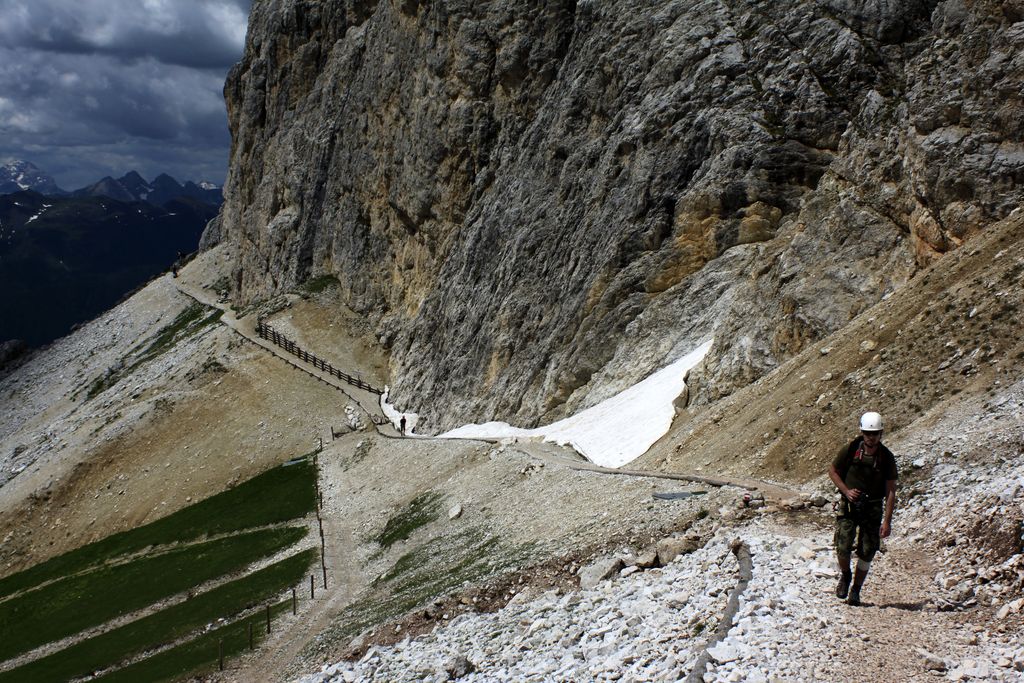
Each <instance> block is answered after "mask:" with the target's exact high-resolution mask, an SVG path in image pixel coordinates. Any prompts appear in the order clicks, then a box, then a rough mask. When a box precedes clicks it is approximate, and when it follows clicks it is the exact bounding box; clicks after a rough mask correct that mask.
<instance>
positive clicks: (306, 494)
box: [0, 457, 316, 614]
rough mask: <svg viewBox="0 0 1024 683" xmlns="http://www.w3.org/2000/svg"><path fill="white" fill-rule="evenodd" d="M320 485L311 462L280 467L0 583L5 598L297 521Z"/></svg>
mask: <svg viewBox="0 0 1024 683" xmlns="http://www.w3.org/2000/svg"><path fill="white" fill-rule="evenodd" d="M315 480H316V472H315V469H314V467H313V463H312V460H311V459H310V458H308V457H307V458H305V459H302V460H299V461H298V462H296V463H295V464H293V465H290V466H288V467H275V468H274V469H271V470H268V471H267V472H264V473H263V474H260V475H257V476H256V477H253V478H252V479H250V480H248V481H246V482H244V483H242V484H239V485H238V486H236V487H234V488H233V489H230V490H228V491H225V492H223V493H219V494H217V495H215V496H212V497H210V498H207V499H206V500H203V501H200V502H199V503H196V504H195V505H192V506H190V507H187V508H184V509H183V510H179V511H178V512H175V513H174V514H171V515H168V516H167V517H164V518H163V519H158V520H157V521H155V522H152V523H150V524H146V525H145V526H141V527H138V528H136V529H132V530H131V531H124V532H121V533H119V534H114V535H113V536H109V537H107V538H105V539H103V540H101V541H97V542H96V543H91V544H89V545H87V546H83V547H81V548H78V549H77V550H73V551H71V552H69V553H65V554H64V555H60V556H59V557H55V558H53V559H50V560H47V561H46V562H43V563H41V564H38V565H36V566H35V567H31V568H29V569H26V570H25V571H22V572H18V573H17V574H12V575H11V576H7V577H5V578H3V579H0V598H4V597H6V596H9V595H12V594H14V593H17V592H18V591H23V590H26V589H28V588H32V587H34V586H38V585H40V584H42V583H45V582H47V581H52V580H54V579H57V578H61V577H66V576H68V575H69V574H75V573H77V572H81V571H83V570H85V569H88V568H90V567H94V566H97V565H100V564H103V563H105V562H108V561H110V560H113V559H116V558H118V557H121V556H123V555H127V554H131V553H136V552H139V551H141V550H144V549H146V548H149V547H150V546H159V545H166V544H169V543H178V542H186V541H192V540H195V539H197V538H201V537H202V536H207V535H214V534H222V533H228V532H233V531H239V530H242V529H249V528H252V527H258V526H265V525H269V524H276V523H279V522H286V521H289V520H292V519H298V518H300V517H303V516H305V515H306V514H307V513H309V512H312V511H313V510H314V509H315V506H316V487H315ZM5 609H6V607H5V604H4V603H0V614H2V613H3V612H4V610H5Z"/></svg>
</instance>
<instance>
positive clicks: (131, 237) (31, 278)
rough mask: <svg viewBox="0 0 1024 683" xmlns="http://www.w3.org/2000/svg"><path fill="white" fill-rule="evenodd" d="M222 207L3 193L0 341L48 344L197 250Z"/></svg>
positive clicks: (186, 200)
mask: <svg viewBox="0 0 1024 683" xmlns="http://www.w3.org/2000/svg"><path fill="white" fill-rule="evenodd" d="M217 211H218V209H217V207H215V206H212V205H211V204H208V203H206V202H203V201H200V200H197V199H192V198H189V197H184V196H182V197H178V198H176V199H170V200H168V201H166V202H165V203H164V205H163V206H154V205H153V204H150V203H148V202H143V201H130V202H122V201H119V200H116V199H111V198H109V197H105V196H101V197H90V196H77V197H76V196H64V197H59V196H44V195H42V194H40V193H38V192H34V191H30V190H29V191H20V192H16V193H13V194H6V195H0V291H2V292H3V293H4V295H3V297H0V342H3V341H5V340H11V339H20V340H23V341H25V342H27V343H28V344H29V345H30V346H39V345H42V344H46V343H49V342H50V341H53V340H54V339H56V338H57V337H60V336H63V335H65V334H67V333H68V332H69V331H70V330H71V328H72V326H74V325H76V324H78V323H81V322H84V321H86V320H90V319H92V318H93V317H95V316H96V315H97V314H99V313H101V312H103V311H105V310H107V309H108V308H110V307H111V306H112V305H114V304H115V303H117V301H118V300H120V299H121V297H123V296H124V295H125V294H127V293H128V292H130V291H132V290H133V289H135V288H136V287H138V286H139V285H142V284H144V283H145V282H147V281H148V280H149V279H151V278H152V277H154V276H155V275H158V274H159V273H161V272H163V271H166V270H167V269H168V268H169V267H170V265H171V264H172V263H174V261H175V260H176V259H177V258H178V257H179V256H180V255H182V254H189V253H191V252H193V251H195V249H196V247H197V245H198V243H199V237H200V235H201V234H202V231H203V229H204V228H205V226H206V224H207V222H209V221H210V219H212V218H213V217H215V216H216V215H217Z"/></svg>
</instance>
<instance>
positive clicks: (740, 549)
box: [686, 539, 754, 683]
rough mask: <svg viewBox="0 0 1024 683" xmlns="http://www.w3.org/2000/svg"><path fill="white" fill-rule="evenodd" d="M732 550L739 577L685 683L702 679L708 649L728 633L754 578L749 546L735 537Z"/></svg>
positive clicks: (695, 682) (698, 682)
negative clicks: (716, 625) (741, 599)
mask: <svg viewBox="0 0 1024 683" xmlns="http://www.w3.org/2000/svg"><path fill="white" fill-rule="evenodd" d="M732 552H733V554H734V555H736V560H737V561H738V562H739V564H740V576H739V579H738V580H737V581H736V587H735V588H733V589H732V590H731V591H730V592H729V602H728V603H727V604H726V607H725V614H723V615H722V620H721V621H720V622H718V628H717V629H715V633H714V634H713V635H712V636H711V638H710V639H709V640H708V642H707V645H705V646H704V651H703V652H701V654H700V657H698V658H697V661H696V663H694V665H693V669H691V670H690V675H689V676H687V677H686V683H701V682H702V681H703V680H704V671H705V669H707V665H708V663H709V662H710V661H711V653H710V650H711V648H713V647H714V646H715V645H717V644H718V643H720V642H721V641H722V640H724V639H725V637H726V636H727V635H729V630H730V629H732V627H733V620H734V619H735V617H736V612H738V611H739V609H740V596H741V595H743V591H745V590H747V585H749V584H750V580H751V579H752V578H754V561H753V559H752V558H751V557H750V548H749V547H748V546H747V544H746V543H744V542H743V541H740V540H739V539H737V540H736V541H734V542H733V544H732Z"/></svg>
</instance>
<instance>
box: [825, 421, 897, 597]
mask: <svg viewBox="0 0 1024 683" xmlns="http://www.w3.org/2000/svg"><path fill="white" fill-rule="evenodd" d="M860 433H861V435H860V436H858V437H857V438H856V439H854V440H853V442H852V443H850V445H849V446H846V447H844V448H843V449H842V450H840V451H839V454H838V455H837V456H836V458H835V460H833V461H832V466H831V467H829V471H828V476H829V477H830V478H831V479H832V482H833V483H834V484H835V485H836V488H838V489H839V492H840V493H841V494H842V496H843V497H842V500H841V501H840V503H839V516H838V517H837V518H836V534H835V546H836V558H837V559H838V560H839V572H840V577H839V585H838V586H836V597H838V598H840V599H843V598H846V602H847V604H849V605H854V606H856V605H859V604H860V590H861V587H862V586H863V585H864V579H866V578H867V575H868V569H869V568H870V567H871V560H872V559H874V557H875V553H876V552H878V548H879V546H880V545H881V539H883V538H887V537H888V536H889V533H890V531H891V529H892V511H893V508H895V507H896V478H897V476H898V475H897V471H896V458H895V457H893V454H892V451H890V450H889V449H888V448H886V447H885V446H883V445H882V416H881V415H879V414H878V413H864V415H863V416H861V418H860ZM855 539H856V546H857V571H856V573H855V574H853V576H852V577H851V574H850V552H851V551H852V550H853V547H854V540H855ZM851 578H852V580H853V585H852V586H851V585H850V580H851Z"/></svg>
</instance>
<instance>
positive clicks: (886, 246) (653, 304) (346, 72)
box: [222, 0, 1024, 429]
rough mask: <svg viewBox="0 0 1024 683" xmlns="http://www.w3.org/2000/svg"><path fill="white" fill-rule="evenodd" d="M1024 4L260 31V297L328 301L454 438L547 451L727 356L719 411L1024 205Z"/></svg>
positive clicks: (617, 10)
mask: <svg viewBox="0 0 1024 683" xmlns="http://www.w3.org/2000/svg"><path fill="white" fill-rule="evenodd" d="M1022 20H1024V3H1021V2H986V1H978V2H969V1H966V0H951V1H949V2H935V1H926V0H908V1H906V2H894V1H891V0H861V1H856V0H846V1H844V0H823V1H821V2H814V3H811V2H799V1H796V0H781V1H776V2H759V1H755V0H724V1H723V0H719V1H710V0H709V1H705V2H701V1H699V0H687V1H682V0H675V1H673V0H668V1H666V2H660V3H648V2H633V1H629V0H621V1H618V0H617V1H615V2H610V1H594V2H590V1H588V2H584V1H577V2H573V1H571V0H554V1H548V2H539V1H537V2H531V1H530V0H506V1H504V2H468V1H466V0H432V1H429V2H428V1H426V0H423V1H421V2H418V1H417V0H390V1H386V0H380V1H376V2H375V1H371V0H345V1H338V2H330V3H324V2H314V1H312V0H256V2H255V4H254V7H253V12H252V16H251V19H250V29H249V38H248V45H247V49H246V53H245V57H244V59H243V61H242V62H241V63H240V64H239V65H237V67H236V68H235V69H234V70H233V71H232V73H231V75H230V76H229V79H228V83H227V85H226V95H227V100H228V108H229V115H230V121H231V128H232V132H233V136H234V146H233V150H232V159H231V169H230V174H229V179H228V184H227V187H226V204H225V207H224V210H223V214H222V233H223V236H224V239H226V240H228V241H230V242H233V243H234V244H235V245H236V246H237V248H238V253H239V254H240V256H239V262H238V264H237V269H236V272H235V288H236V294H237V295H239V296H240V297H241V298H242V299H243V300H252V299H257V298H261V297H264V296H267V295H269V294H271V293H273V292H274V291H277V290H280V289H282V288H286V287H289V286H292V285H294V284H296V283H299V282H302V281H303V280H306V279H307V278H309V277H312V276H315V275H319V274H321V273H324V272H330V273H334V274H336V275H337V276H338V277H339V279H340V280H341V282H342V284H343V289H344V292H345V296H346V298H347V300H348V301H349V302H350V304H351V306H352V307H353V308H354V309H356V310H358V311H360V312H362V313H364V314H366V315H367V316H369V317H370V318H371V320H373V321H374V323H375V324H376V325H377V326H378V330H379V336H380V338H381V340H382V341H383V342H384V343H385V344H386V345H387V346H388V347H389V348H390V350H391V354H392V375H393V380H394V381H393V385H394V388H393V396H394V399H395V400H396V402H397V403H398V404H399V405H400V406H401V407H403V408H408V409H413V410H418V411H419V412H420V413H421V414H422V415H423V416H424V419H423V421H422V422H421V424H423V425H424V426H425V427H426V428H428V429H440V428H443V427H446V426H450V425H453V424H455V423H460V422H464V421H469V420H480V419H489V418H495V417H496V418H500V419H504V420H509V421H515V422H518V423H521V424H527V425H528V424H531V423H534V422H536V421H539V420H545V421H546V420H550V419H553V418H555V417H558V416H561V415H563V414H564V413H566V412H569V411H572V410H576V409H578V408H580V407H583V406H584V405H587V404H590V403H593V402H596V401H597V400H599V399H600V398H602V397H604V396H606V395H608V394H610V393H613V392H614V391H616V390H618V389H620V388H622V387H623V386H625V385H626V384H629V383H632V382H635V381H637V380H638V379H641V378H642V377H643V376H644V375H646V374H647V373H648V372H650V371H651V370H654V369H656V368H657V367H659V366H661V365H663V364H665V363H666V362H668V361H671V360H674V359H675V358H676V357H678V356H680V355H681V354H683V353H685V352H687V351H689V350H691V349H692V348H693V347H695V346H696V345H697V344H698V343H699V342H700V341H701V340H703V339H707V338H710V337H712V336H714V338H715V345H714V347H713V349H712V351H711V353H710V354H709V356H708V358H707V360H706V362H705V364H704V366H703V367H702V368H700V369H699V370H698V371H696V372H694V373H693V377H692V380H693V381H692V382H691V384H692V390H691V401H695V402H698V403H701V402H707V401H710V400H714V399H716V398H718V397H720V396H722V395H725V394H728V393H731V392H732V391H734V390H735V389H736V388H738V387H740V386H743V385H745V384H746V383H748V382H750V381H751V380H753V379H756V378H757V377H759V376H761V375H763V374H764V373H765V372H767V371H768V370H770V369H771V368H773V367H775V366H776V365H778V364H779V363H780V362H781V361H782V360H784V359H786V358H787V357H790V356H791V355H793V354H795V353H796V352H798V351H800V350H801V349H802V348H804V347H805V346H806V345H807V344H808V343H811V342H813V341H814V340H817V339H820V338H821V337H822V336H824V335H826V334H828V333H830V332H832V331H834V330H835V329H837V328H838V327H841V326H842V325H844V324H845V323H846V322H848V321H849V320H850V319H851V318H852V317H853V316H854V315H856V314H857V313H858V312H860V311H861V310H863V309H865V308H866V307H868V306H870V305H872V304H874V303H876V302H877V301H878V300H880V299H881V298H882V297H884V296H885V295H886V294H887V293H888V292H891V291H892V290H893V289H895V288H897V287H900V286H901V285H902V284H903V283H904V282H906V280H907V279H908V278H909V276H910V275H912V274H913V272H914V271H915V270H916V269H917V268H919V267H921V266H923V265H926V264H928V263H930V262H931V261H932V260H934V259H935V258H936V257H938V256H940V255H941V254H942V253H944V252H946V251H947V250H949V249H952V248H954V247H956V246H957V245H959V244H960V243H962V242H963V241H964V240H966V239H968V238H969V237H970V236H971V235H972V234H974V233H976V232H978V231H980V230H983V229H984V228H985V227H986V225H988V224H989V223H991V222H992V221H994V220H996V219H999V218H1002V217H1004V216H1005V215H1007V214H1008V213H1009V212H1010V211H1011V210H1012V209H1013V208H1014V207H1016V206H1017V205H1019V204H1020V203H1021V198H1022V194H1024V106H1022V98H1024V78H1022V77H1024V21H1022Z"/></svg>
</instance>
